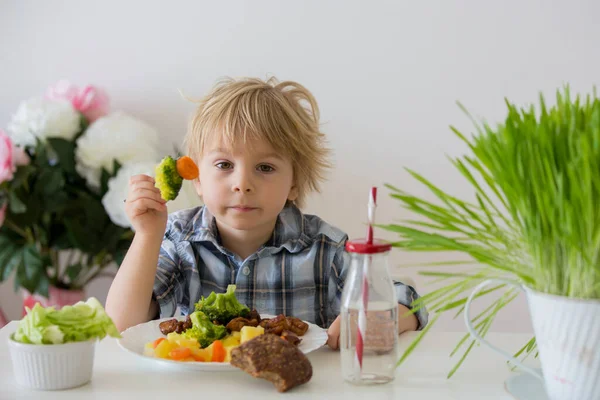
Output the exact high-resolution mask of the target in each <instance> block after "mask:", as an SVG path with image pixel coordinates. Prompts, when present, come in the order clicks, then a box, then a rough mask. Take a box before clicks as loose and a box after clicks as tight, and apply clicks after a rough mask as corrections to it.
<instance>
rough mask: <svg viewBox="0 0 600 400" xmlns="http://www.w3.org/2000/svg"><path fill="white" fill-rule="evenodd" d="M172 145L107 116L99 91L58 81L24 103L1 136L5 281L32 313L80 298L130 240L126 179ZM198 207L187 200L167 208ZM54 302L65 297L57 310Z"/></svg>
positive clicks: (126, 118)
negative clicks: (39, 305)
mask: <svg viewBox="0 0 600 400" xmlns="http://www.w3.org/2000/svg"><path fill="white" fill-rule="evenodd" d="M168 147H170V149H168V151H165V150H163V149H161V148H160V143H159V135H158V132H157V131H156V130H155V129H154V128H153V127H151V126H150V125H148V124H146V123H145V122H143V121H140V120H139V119H136V118H134V117H133V116H130V115H128V114H126V113H124V112H112V113H111V112H109V103H108V97H107V95H106V93H105V92H104V91H103V90H102V89H100V88H97V87H95V86H86V87H83V88H79V87H77V86H75V85H73V84H70V83H68V82H65V81H61V82H59V83H58V84H56V85H54V86H52V87H50V88H49V89H48V90H47V91H46V93H45V95H44V96H40V97H35V98H32V99H29V100H26V101H24V102H22V103H21V105H20V106H19V108H18V109H17V111H16V113H15V114H14V116H13V117H12V120H11V121H10V123H9V124H8V127H7V130H6V132H2V131H0V281H4V280H6V279H8V277H9V276H11V275H12V274H14V282H15V289H18V288H23V289H25V291H26V295H27V296H28V298H29V300H27V301H26V302H25V305H28V306H30V307H31V306H33V304H29V303H35V302H36V301H39V302H41V303H42V305H43V306H48V305H58V306H61V305H63V304H56V303H57V302H58V303H63V302H64V303H71V304H72V303H75V302H76V301H79V300H81V299H82V298H83V297H84V296H83V294H82V289H83V288H85V286H86V285H87V284H88V283H89V282H90V281H91V280H93V279H94V278H96V277H98V276H101V275H103V274H105V273H106V272H105V271H106V268H107V266H109V265H111V264H113V263H116V264H117V265H119V264H120V262H121V261H122V259H123V258H124V256H125V253H126V252H127V249H128V248H129V245H130V243H131V240H132V238H133V234H134V233H133V231H132V229H131V226H130V223H129V221H128V219H127V217H126V215H125V211H124V204H123V199H124V198H125V197H126V192H127V184H128V179H129V177H130V176H132V175H135V174H139V173H146V174H149V175H153V171H154V166H155V165H156V163H157V162H158V161H159V160H160V158H162V154H164V153H167V152H171V151H172V147H171V146H168ZM192 201H193V196H191V195H189V194H188V195H187V197H186V196H182V199H181V200H179V202H175V203H171V204H170V205H169V210H170V211H173V210H175V209H178V208H184V207H186V206H189V205H190V204H191V202H192ZM182 203H183V204H182ZM65 289H66V290H70V291H78V292H81V293H80V294H78V295H76V296H75V297H70V296H69V295H65V294H64V293H63V294H62V295H61V293H62V292H61V290H65ZM34 295H35V296H34ZM53 296H54V297H56V296H59V297H60V296H62V300H56V299H55V301H54V303H55V304H51V303H53V301H51V300H49V297H50V298H51V297H53Z"/></svg>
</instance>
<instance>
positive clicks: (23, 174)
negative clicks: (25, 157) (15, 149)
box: [10, 165, 36, 190]
mask: <svg viewBox="0 0 600 400" xmlns="http://www.w3.org/2000/svg"><path fill="white" fill-rule="evenodd" d="M35 171H36V168H35V167H34V166H32V165H23V166H20V167H17V170H16V171H15V174H14V176H13V179H12V181H10V187H11V189H13V190H15V189H16V188H19V187H21V185H23V183H25V182H26V181H27V179H29V177H30V176H31V175H32V174H33V173H34V172H35Z"/></svg>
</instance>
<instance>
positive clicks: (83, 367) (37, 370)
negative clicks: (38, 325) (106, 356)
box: [8, 337, 96, 390]
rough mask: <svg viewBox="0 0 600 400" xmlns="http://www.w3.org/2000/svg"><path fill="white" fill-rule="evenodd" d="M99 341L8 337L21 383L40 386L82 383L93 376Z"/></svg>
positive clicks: (13, 361) (11, 354)
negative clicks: (34, 340)
mask: <svg viewBox="0 0 600 400" xmlns="http://www.w3.org/2000/svg"><path fill="white" fill-rule="evenodd" d="M95 345H96V341H95V340H94V341H91V340H90V341H86V342H73V343H65V344H48V345H44V344H41V345H40V344H24V343H19V342H15V341H14V340H12V338H10V337H9V338H8V347H9V348H10V356H11V359H12V364H13V371H14V374H15V379H16V381H17V383H18V384H20V385H22V386H25V387H29V388H31V389H37V390H60V389H68V388H73V387H77V386H81V385H83V384H85V383H87V382H89V381H90V380H91V379H92V370H93V366H94V350H95Z"/></svg>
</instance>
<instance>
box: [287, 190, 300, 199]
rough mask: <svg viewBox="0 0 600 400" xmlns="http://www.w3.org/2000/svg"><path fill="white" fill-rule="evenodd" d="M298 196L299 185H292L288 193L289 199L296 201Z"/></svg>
mask: <svg viewBox="0 0 600 400" xmlns="http://www.w3.org/2000/svg"><path fill="white" fill-rule="evenodd" d="M297 198H298V187H297V186H292V187H291V189H290V193H289V194H288V198H287V199H288V200H289V201H294V200H296V199H297Z"/></svg>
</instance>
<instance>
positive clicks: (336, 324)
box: [327, 315, 342, 350]
mask: <svg viewBox="0 0 600 400" xmlns="http://www.w3.org/2000/svg"><path fill="white" fill-rule="evenodd" d="M341 322H342V320H341V319H340V316H339V315H338V317H337V318H336V319H335V321H333V323H332V324H331V326H329V329H327V345H328V346H329V347H331V348H332V349H333V350H337V349H338V348H339V347H340V328H341V327H340V325H341Z"/></svg>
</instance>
